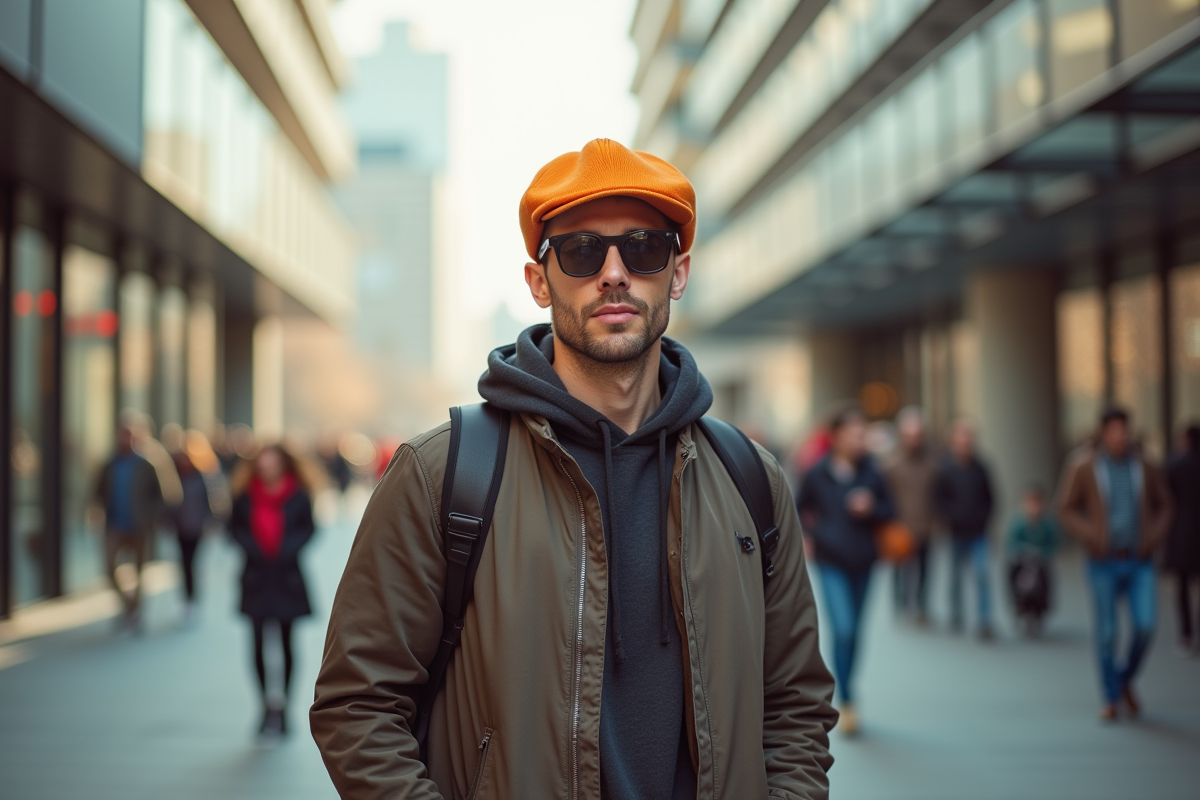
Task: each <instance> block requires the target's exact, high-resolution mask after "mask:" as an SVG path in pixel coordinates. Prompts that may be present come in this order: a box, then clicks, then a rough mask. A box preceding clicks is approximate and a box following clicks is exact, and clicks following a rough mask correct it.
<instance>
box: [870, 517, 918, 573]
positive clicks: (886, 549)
mask: <svg viewBox="0 0 1200 800" xmlns="http://www.w3.org/2000/svg"><path fill="white" fill-rule="evenodd" d="M875 549H876V550H877V551H878V552H879V557H880V558H881V559H883V560H884V561H887V562H888V563H890V564H903V563H904V562H905V561H908V560H909V559H910V558H912V557H913V554H914V553H916V552H917V539H916V537H915V536H913V534H912V531H910V530H909V529H908V526H907V525H905V524H904V523H903V522H897V521H896V520H888V521H887V522H881V523H879V524H878V525H877V526H875Z"/></svg>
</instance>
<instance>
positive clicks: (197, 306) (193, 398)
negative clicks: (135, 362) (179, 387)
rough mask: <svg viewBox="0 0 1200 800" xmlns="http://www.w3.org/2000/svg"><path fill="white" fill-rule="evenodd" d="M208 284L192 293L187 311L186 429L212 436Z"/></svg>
mask: <svg viewBox="0 0 1200 800" xmlns="http://www.w3.org/2000/svg"><path fill="white" fill-rule="evenodd" d="M213 291H214V290H213V289H212V286H211V284H207V285H203V286H201V287H199V288H197V289H196V290H195V295H196V296H195V297H194V299H193V300H192V304H191V308H190V309H189V310H188V332H187V354H188V355H187V388H188V404H187V407H188V427H191V428H195V429H197V430H199V431H202V432H204V433H205V434H208V433H211V432H212V428H213V425H214V424H215V423H216V421H217V312H216V308H215V304H214V298H213V296H212V295H213Z"/></svg>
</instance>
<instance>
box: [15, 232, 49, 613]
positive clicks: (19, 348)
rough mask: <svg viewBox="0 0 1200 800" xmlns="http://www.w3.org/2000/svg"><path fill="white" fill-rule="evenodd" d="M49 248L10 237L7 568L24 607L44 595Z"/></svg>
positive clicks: (30, 238) (33, 237) (32, 238)
mask: <svg viewBox="0 0 1200 800" xmlns="http://www.w3.org/2000/svg"><path fill="white" fill-rule="evenodd" d="M52 270H53V265H52V263H51V253H50V247H49V245H48V243H47V242H46V238H45V236H43V235H42V233H41V232H40V231H37V230H35V229H33V228H28V227H21V228H18V229H17V232H16V235H15V236H14V237H13V270H12V281H13V286H12V291H13V309H12V310H13V321H12V343H11V344H12V351H11V352H12V370H13V374H12V386H11V392H12V453H11V454H10V456H9V458H10V459H11V461H10V465H11V468H12V473H11V474H12V510H11V513H12V516H11V525H12V528H11V530H12V545H11V556H12V567H13V599H14V601H15V602H16V603H17V604H21V603H28V602H29V601H31V600H36V599H38V598H39V597H41V596H42V595H43V594H44V592H45V588H44V575H43V572H44V570H43V561H42V556H43V550H44V544H43V542H44V533H43V530H42V526H43V524H44V515H43V492H44V490H45V484H44V474H43V472H44V470H43V464H44V455H45V435H46V432H45V426H46V422H47V420H46V416H45V409H47V408H49V407H51V400H52V397H53V392H54V388H55V387H54V375H53V374H52V373H53V370H52V369H51V368H50V367H51V365H53V364H54V358H53V353H51V352H50V348H52V347H53V346H54V338H53V329H52V326H53V325H54V312H55V306H56V305H57V302H58V301H57V298H56V297H55V296H54V293H53V291H52V288H51V287H52Z"/></svg>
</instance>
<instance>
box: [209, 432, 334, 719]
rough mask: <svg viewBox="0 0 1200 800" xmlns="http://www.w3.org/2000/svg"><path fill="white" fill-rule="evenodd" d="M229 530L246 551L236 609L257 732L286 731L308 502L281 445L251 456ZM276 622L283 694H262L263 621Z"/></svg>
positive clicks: (309, 524) (302, 604)
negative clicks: (253, 675) (242, 619)
mask: <svg viewBox="0 0 1200 800" xmlns="http://www.w3.org/2000/svg"><path fill="white" fill-rule="evenodd" d="M229 533H230V534H231V535H232V536H233V539H234V541H236V542H237V543H238V544H239V545H240V546H241V548H242V549H243V550H244V551H245V553H246V567H245V569H244V570H243V572H242V606H241V609H242V613H243V614H245V615H246V616H247V617H249V618H250V622H251V623H252V624H253V626H254V666H255V669H256V670H257V672H258V684H259V688H260V689H261V690H262V699H263V718H262V726H261V727H260V729H259V732H260V733H262V734H282V733H286V732H287V717H286V714H285V709H286V708H287V699H288V690H289V689H290V687H291V678H292V664H293V660H292V622H293V621H295V619H296V618H297V617H303V616H307V615H308V614H310V613H312V609H311V607H310V606H309V602H308V590H307V589H306V588H305V585H304V575H303V574H302V573H301V571H300V562H299V555H300V549H301V548H302V547H304V545H305V544H307V543H308V540H309V539H310V538H312V535H313V517H312V501H311V499H310V498H309V495H308V492H307V491H306V490H305V488H304V485H303V483H302V481H301V479H300V474H299V472H298V470H297V469H296V460H295V459H294V458H293V457H292V456H291V454H289V453H288V452H287V451H286V450H285V449H284V448H283V447H281V446H279V445H271V446H269V447H265V448H263V450H262V452H260V453H259V454H258V457H257V458H256V459H255V460H254V465H253V475H252V476H251V477H250V478H249V481H248V483H246V484H245V488H244V490H243V491H241V492H240V493H239V494H238V497H237V499H236V500H235V501H234V504H233V514H232V516H231V517H230V520H229ZM268 622H271V623H272V624H273V625H275V626H277V627H278V630H279V641H280V643H281V644H282V648H283V698H282V700H281V701H273V700H272V699H271V697H270V694H269V693H268V681H267V670H266V664H265V661H264V659H263V644H264V638H265V636H264V634H265V632H266V627H267V623H268Z"/></svg>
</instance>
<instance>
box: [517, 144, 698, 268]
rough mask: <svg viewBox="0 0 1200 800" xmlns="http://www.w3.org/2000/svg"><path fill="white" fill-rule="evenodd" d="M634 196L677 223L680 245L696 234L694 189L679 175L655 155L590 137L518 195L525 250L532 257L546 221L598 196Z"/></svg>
mask: <svg viewBox="0 0 1200 800" xmlns="http://www.w3.org/2000/svg"><path fill="white" fill-rule="evenodd" d="M614 195H621V196H625V197H636V198H638V199H639V200H644V201H646V202H647V203H649V204H650V205H652V206H654V207H655V208H657V209H658V210H659V211H661V212H662V213H663V215H664V216H666V218H667V219H669V220H671V221H672V222H674V223H675V224H676V225H678V226H679V240H680V247H681V249H682V251H683V252H685V253H686V252H687V251H688V250H689V249H691V246H692V239H693V238H694V237H695V235H696V192H695V190H694V189H692V184H691V183H689V182H688V179H687V178H685V177H683V173H682V172H680V171H679V170H677V169H675V167H673V166H671V165H670V164H668V163H667V162H666V161H663V160H662V159H661V158H659V157H658V156H652V155H650V154H649V153H643V152H641V151H639V150H630V149H629V148H628V147H625V146H624V145H622V144H621V143H619V142H614V141H613V140H612V139H593V140H592V141H590V142H588V143H587V144H585V145H584V146H583V150H581V151H579V152H578V153H563V154H562V155H561V156H559V157H558V158H556V159H554V160H553V161H551V162H550V163H549V164H547V165H546V166H544V167H542V168H541V169H540V170H538V174H537V175H534V176H533V182H532V183H531V184H529V188H528V189H526V190H525V194H523V195H522V196H521V235H522V236H524V237H525V252H527V253H529V257H530V258H532V259H533V260H534V261H537V251H538V246H539V245H541V243H542V241H541V240H542V230H543V229H544V228H545V227H546V220H548V219H551V218H553V217H556V216H558V215H559V214H561V213H563V212H564V211H566V210H567V209H568V208H574V207H575V206H577V205H580V204H582V203H586V202H588V201H589V200H596V199H598V198H601V197H612V196H614Z"/></svg>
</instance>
